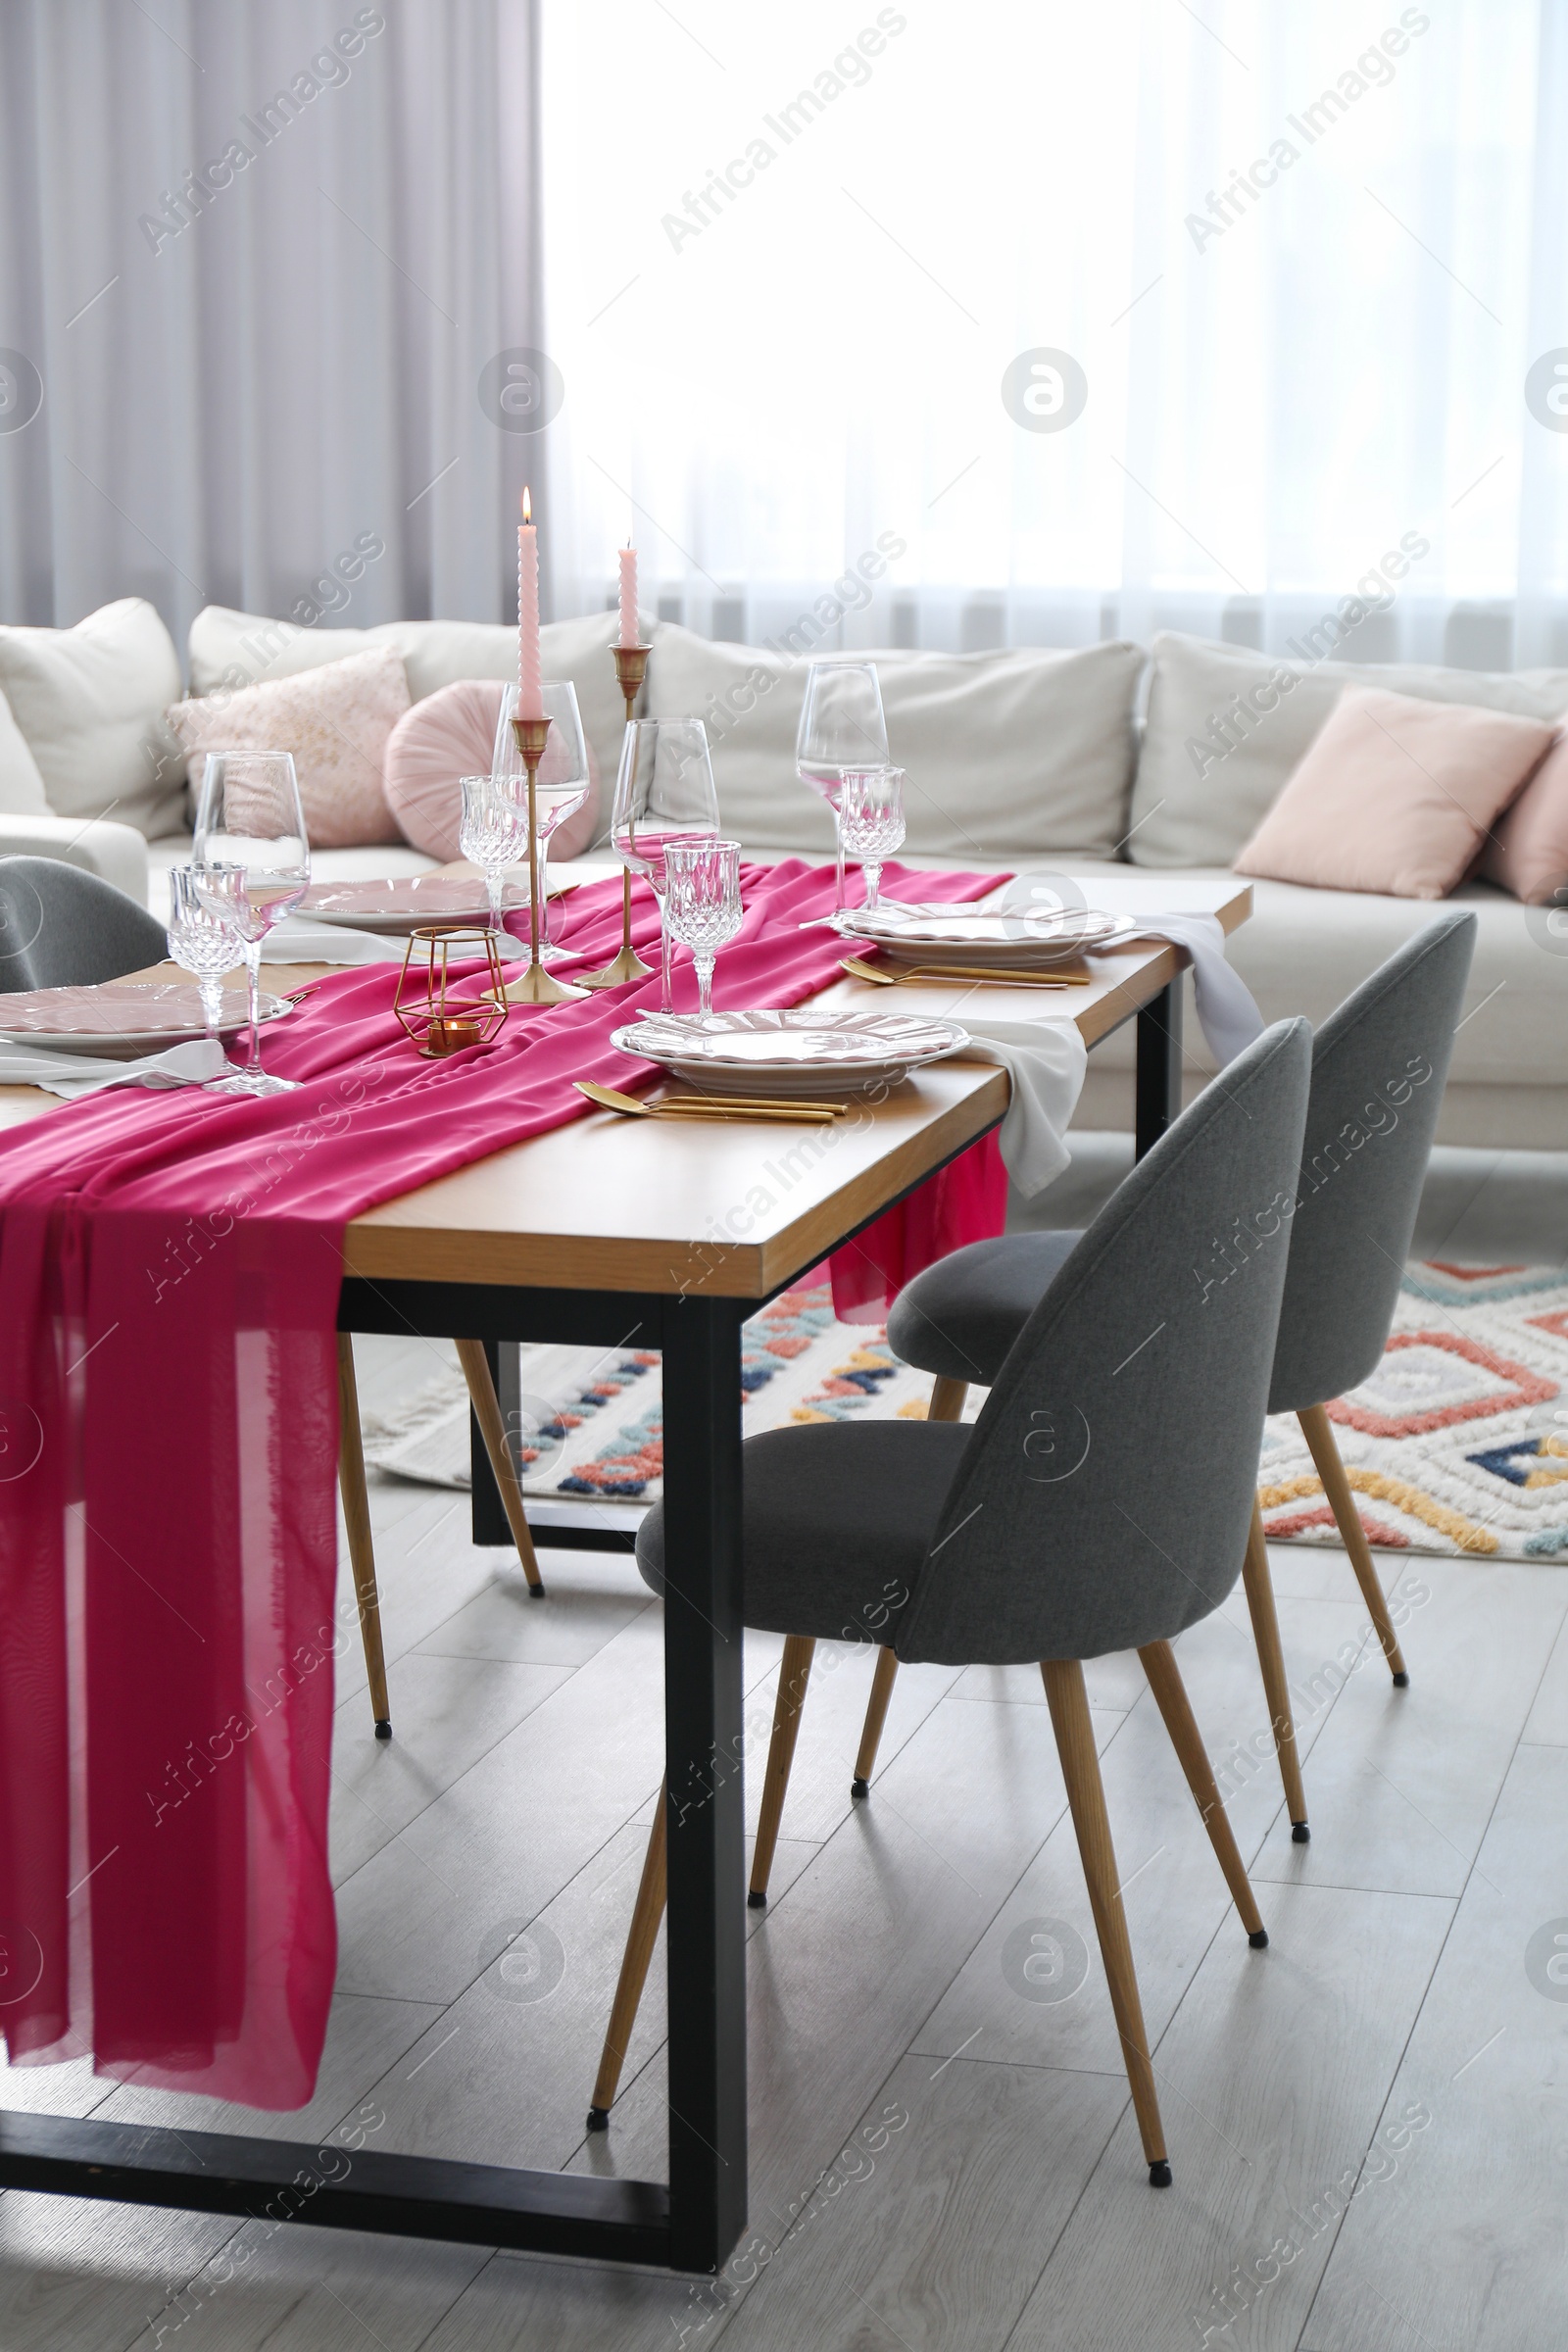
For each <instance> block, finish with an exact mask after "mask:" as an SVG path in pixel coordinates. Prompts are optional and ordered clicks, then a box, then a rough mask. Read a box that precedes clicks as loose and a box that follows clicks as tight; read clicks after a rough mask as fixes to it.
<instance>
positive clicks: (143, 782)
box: [0, 596, 185, 841]
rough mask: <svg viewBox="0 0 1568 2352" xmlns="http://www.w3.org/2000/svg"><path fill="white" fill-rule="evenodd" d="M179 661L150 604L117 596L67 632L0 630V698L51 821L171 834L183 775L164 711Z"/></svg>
mask: <svg viewBox="0 0 1568 2352" xmlns="http://www.w3.org/2000/svg"><path fill="white" fill-rule="evenodd" d="M178 692H179V658H178V656H177V655H176V654H175V652H174V644H173V639H172V637H171V636H170V634H169V631H168V630H167V629H166V628H165V626H164V624H163V622H162V620H161V619H160V618H159V616H158V612H157V608H156V607H155V606H153V605H150V604H148V603H147V602H146V600H145V598H143V597H139V596H126V597H122V598H121V600H120V602H119V603H118V604H113V605H104V606H102V607H100V609H99V610H98V611H97V612H96V613H88V615H87V617H86V619H85V620H79V621H77V623H76V625H75V627H74V628H72V629H23V628H0V693H3V694H4V695H5V698H6V700H7V702H8V703H9V704H10V706H11V714H12V716H13V717H14V718H15V720H16V722H17V725H18V726H19V727H20V728H21V730H22V733H23V735H24V736H25V739H26V745H27V749H28V751H29V752H30V753H31V755H32V758H33V760H34V763H35V764H36V766H37V770H38V773H39V775H40V776H41V777H42V778H43V788H44V791H45V792H46V793H47V795H48V797H49V806H50V808H51V809H53V811H54V813H55V814H56V816H75V817H80V818H82V819H83V820H86V819H88V818H90V817H95V816H107V817H112V818H113V820H114V822H115V823H116V824H117V825H134V826H135V827H136V829H137V831H138V832H141V833H145V834H146V836H147V838H148V840H149V841H155V840H156V839H157V838H158V836H159V835H160V834H161V833H174V832H177V831H178V830H179V826H180V821H181V816H182V813H183V809H184V806H185V778H184V774H183V771H182V765H181V761H180V757H179V746H178V744H177V743H176V742H175V741H174V739H173V738H172V735H171V734H170V732H169V730H168V728H167V727H166V726H165V725H164V711H165V708H166V707H167V705H169V704H170V703H172V701H173V699H174V697H175V695H176V694H178Z"/></svg>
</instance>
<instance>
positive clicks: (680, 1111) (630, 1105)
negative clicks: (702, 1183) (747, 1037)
mask: <svg viewBox="0 0 1568 2352" xmlns="http://www.w3.org/2000/svg"><path fill="white" fill-rule="evenodd" d="M572 1084H573V1085H574V1086H575V1087H576V1089H577V1092H578V1093H579V1094H580V1095H586V1096H587V1098H588V1100H589V1102H590V1103H598V1104H599V1105H600V1107H601V1109H603V1110H618V1111H619V1112H620V1113H621V1114H622V1116H623V1117H626V1118H637V1119H664V1118H674V1119H683V1118H684V1119H759V1120H763V1121H766V1122H768V1123H769V1124H774V1123H776V1122H777V1121H779V1120H780V1119H785V1120H795V1121H797V1122H802V1121H804V1122H805V1124H806V1125H808V1126H810V1127H825V1126H827V1125H829V1124H830V1123H831V1121H832V1120H834V1119H836V1118H837V1117H838V1116H839V1105H838V1104H837V1103H767V1102H759V1101H758V1100H756V1099H755V1098H751V1099H748V1100H747V1101H746V1102H744V1103H742V1102H734V1103H720V1102H718V1101H717V1100H716V1099H715V1098H713V1097H704V1098H702V1099H699V1098H697V1097H695V1096H694V1097H693V1098H692V1099H691V1100H690V1101H685V1100H680V1099H675V1100H670V1101H666V1102H663V1103H639V1102H638V1100H637V1098H636V1096H635V1095H622V1094H618V1093H617V1092H616V1091H615V1089H614V1088H613V1086H596V1085H595V1084H594V1083H593V1081H592V1080H591V1079H588V1078H574V1079H573V1080H572Z"/></svg>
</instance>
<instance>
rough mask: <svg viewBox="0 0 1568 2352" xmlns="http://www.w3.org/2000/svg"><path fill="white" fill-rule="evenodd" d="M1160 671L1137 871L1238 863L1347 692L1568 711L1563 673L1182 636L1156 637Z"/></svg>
mask: <svg viewBox="0 0 1568 2352" xmlns="http://www.w3.org/2000/svg"><path fill="white" fill-rule="evenodd" d="M1151 661H1152V665H1151V670H1150V679H1149V711H1148V720H1147V724H1146V726H1145V730H1144V741H1143V749H1142V752H1141V754H1140V757H1139V761H1138V775H1137V780H1136V782H1135V783H1134V786H1133V796H1132V815H1131V817H1130V819H1129V822H1130V825H1131V836H1130V839H1129V841H1128V845H1127V854H1128V856H1129V858H1131V859H1132V861H1133V863H1134V864H1135V865H1166V866H1169V865H1178V866H1203V865H1228V864H1229V863H1230V862H1231V860H1232V858H1234V857H1235V856H1236V854H1237V852H1238V850H1240V849H1241V847H1242V844H1243V843H1244V842H1245V841H1247V840H1249V839H1250V836H1251V835H1252V834H1253V833H1254V832H1255V831H1256V829H1257V827H1258V825H1259V824H1260V822H1261V821H1262V818H1263V816H1264V814H1265V813H1266V811H1267V810H1268V809H1269V808H1270V807H1271V806H1272V805H1273V803H1274V801H1275V800H1276V798H1277V797H1278V795H1279V794H1280V792H1281V791H1282V790H1283V789H1284V786H1285V783H1286V781H1287V779H1288V778H1289V777H1290V775H1291V774H1292V773H1293V772H1294V770H1295V769H1296V767H1297V766H1298V765H1299V762H1300V760H1301V758H1302V756H1303V755H1304V753H1305V751H1306V749H1307V746H1308V745H1309V744H1310V743H1311V741H1312V738H1313V737H1314V736H1315V735H1316V734H1317V732H1318V730H1319V729H1320V727H1321V726H1322V725H1323V723H1324V721H1325V719H1326V718H1327V717H1328V715H1329V712H1330V711H1331V710H1332V709H1333V708H1334V705H1335V703H1336V702H1337V701H1338V699H1339V697H1340V695H1341V694H1342V693H1343V692H1344V690H1345V688H1346V687H1347V686H1377V687H1387V688H1388V689H1390V690H1391V691H1392V692H1393V693H1396V694H1409V695H1416V696H1419V697H1420V698H1421V699H1423V700H1424V701H1427V702H1434V703H1469V704H1473V705H1478V706H1479V707H1480V708H1481V709H1483V710H1487V711H1515V712H1517V713H1518V714H1519V715H1520V716H1521V717H1524V718H1540V719H1554V718H1556V717H1557V716H1558V715H1559V714H1560V713H1561V712H1563V711H1568V670H1561V669H1520V670H1513V671H1501V670H1480V669H1440V668H1430V667H1425V666H1423V665H1421V664H1420V663H1418V662H1377V663H1370V662H1328V661H1325V662H1316V663H1302V662H1289V661H1274V660H1271V659H1270V658H1269V657H1268V656H1267V655H1265V654H1256V653H1251V652H1250V651H1248V650H1247V649H1246V648H1244V647H1241V646H1234V645H1213V644H1209V643H1207V642H1205V641H1204V640H1203V639H1201V638H1198V637H1183V636H1178V635H1176V634H1174V633H1165V634H1161V635H1160V636H1157V637H1156V638H1155V639H1154V643H1153V649H1152V658H1151ZM1227 739H1228V740H1227Z"/></svg>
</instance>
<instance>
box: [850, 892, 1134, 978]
mask: <svg viewBox="0 0 1568 2352" xmlns="http://www.w3.org/2000/svg"><path fill="white" fill-rule="evenodd" d="M833 927H834V929H835V930H836V931H837V932H838V933H839V935H840V937H841V938H845V939H863V940H865V941H867V942H868V943H874V944H875V945H876V946H877V947H879V948H882V949H884V950H885V951H886V953H887V954H888V955H890V956H896V957H898V958H899V959H900V960H901V961H903V962H919V963H930V964H939V963H941V962H943V961H947V962H950V963H966V964H975V965H985V964H992V963H995V964H1001V965H1004V966H1005V967H1008V968H1011V969H1016V970H1019V971H1032V970H1035V969H1037V968H1042V969H1043V968H1045V967H1047V966H1049V965H1051V964H1053V963H1065V962H1067V961H1069V960H1070V959H1071V958H1072V957H1073V956H1082V955H1085V954H1088V953H1092V952H1093V951H1094V950H1095V949H1097V948H1107V947H1110V946H1112V945H1114V943H1115V942H1116V941H1117V940H1119V939H1127V938H1130V937H1131V936H1132V934H1133V932H1134V931H1135V930H1136V929H1137V925H1136V923H1135V922H1134V921H1133V918H1132V917H1131V915H1126V914H1097V913H1096V912H1095V911H1094V910H1093V908H1090V909H1088V910H1085V911H1083V912H1079V911H1077V910H1074V909H1067V910H1065V911H1063V912H1060V913H1052V912H1041V913H1039V914H1026V913H1019V912H1017V911H1013V912H1008V911H1007V910H1006V909H1005V908H1004V907H914V906H907V905H905V904H903V903H902V902H901V901H899V900H897V899H886V900H884V901H883V903H882V904H881V906H879V907H875V908H874V909H868V908H866V907H846V908H845V909H844V911H843V913H842V914H839V915H837V916H835V917H834V924H833Z"/></svg>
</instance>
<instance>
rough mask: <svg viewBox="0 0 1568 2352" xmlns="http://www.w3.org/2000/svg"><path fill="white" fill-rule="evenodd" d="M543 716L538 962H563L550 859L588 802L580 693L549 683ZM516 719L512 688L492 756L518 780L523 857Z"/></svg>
mask: <svg viewBox="0 0 1568 2352" xmlns="http://www.w3.org/2000/svg"><path fill="white" fill-rule="evenodd" d="M543 699H544V714H545V716H546V718H548V719H549V720H550V721H551V727H550V733H549V734H548V735H547V736H546V738H545V751H544V758H543V759H542V760H540V762H539V772H538V774H537V775H536V776H535V778H534V795H533V797H534V809H535V812H536V821H537V823H538V827H539V960H540V962H541V963H559V962H560V961H561V959H562V957H563V956H565V955H566V954H567V950H566V949H564V948H559V947H552V946H551V944H550V937H549V933H550V894H549V889H548V876H547V872H546V868H547V866H548V863H549V858H550V836H551V834H552V833H554V832H555V831H556V830H557V828H558V827H559V826H561V825H564V823H565V821H566V819H567V817H568V816H574V815H575V814H576V812H577V810H578V809H580V808H581V807H582V805H583V803H584V801H585V800H586V799H587V798H588V788H589V784H590V781H591V779H590V775H589V768H588V743H587V738H586V737H585V736H584V734H583V731H582V714H581V712H580V711H578V709H577V690H576V688H575V687H574V686H573V685H572V683H571V680H570V679H569V678H563V679H559V680H558V679H550V680H548V681H547V682H546V685H545V688H544V697H543ZM516 715H517V689H516V687H515V686H509V687H508V688H507V690H506V692H505V694H503V696H502V698H501V716H500V717H499V719H498V720H497V721H496V742H495V750H494V752H493V753H492V754H491V757H490V767H491V772H492V773H493V774H495V775H498V776H508V777H515V779H516V784H517V790H518V793H519V795H520V796H521V800H522V811H523V835H522V855H523V857H524V858H526V857H527V855H528V830H527V818H528V773H527V770H526V768H525V767H524V766H523V763H522V754H521V753H520V752H519V751H518V749H517V738H516V736H515V734H514V733H513V731H512V722H513V720H514V719H515V717H516Z"/></svg>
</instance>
